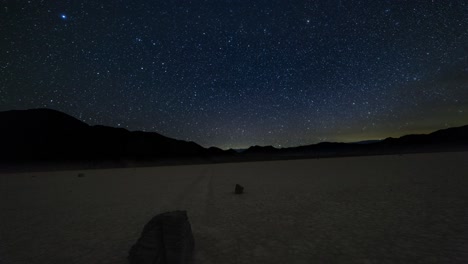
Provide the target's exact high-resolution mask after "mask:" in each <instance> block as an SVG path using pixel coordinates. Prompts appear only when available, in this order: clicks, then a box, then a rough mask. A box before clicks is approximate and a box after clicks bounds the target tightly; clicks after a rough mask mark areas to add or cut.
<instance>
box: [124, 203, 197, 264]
mask: <svg viewBox="0 0 468 264" xmlns="http://www.w3.org/2000/svg"><path fill="white" fill-rule="evenodd" d="M193 249H194V239H193V235H192V229H191V226H190V222H189V221H188V217H187V212H186V211H173V212H167V213H164V214H159V215H157V216H155V217H153V219H151V221H149V222H148V223H147V224H146V225H145V227H144V228H143V232H142V234H141V236H140V238H139V239H138V241H137V242H136V244H135V245H133V247H132V248H131V249H130V253H129V256H128V259H129V261H130V264H188V263H192V255H193Z"/></svg>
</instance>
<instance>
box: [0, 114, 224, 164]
mask: <svg viewBox="0 0 468 264" xmlns="http://www.w3.org/2000/svg"><path fill="white" fill-rule="evenodd" d="M0 131H2V132H1V137H0V142H1V146H2V148H1V150H0V158H2V159H4V160H9V159H10V160H50V159H54V160H55V159H59V160H61V159H97V160H101V159H117V158H127V157H132V158H180V157H195V156H196V157H203V156H210V155H223V154H224V152H223V151H222V150H220V149H205V148H203V147H201V146H200V145H198V144H196V143H194V142H187V141H182V140H176V139H172V138H168V137H165V136H163V135H160V134H158V133H153V132H140V131H137V132H130V131H128V130H126V129H123V128H113V127H106V126H99V125H97V126H90V125H88V124H86V123H84V122H82V121H80V120H78V119H76V118H74V117H72V116H69V115H67V114H64V113H62V112H59V111H55V110H51V109H31V110H12V111H5V112H0Z"/></svg>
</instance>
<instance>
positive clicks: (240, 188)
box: [234, 184, 244, 194]
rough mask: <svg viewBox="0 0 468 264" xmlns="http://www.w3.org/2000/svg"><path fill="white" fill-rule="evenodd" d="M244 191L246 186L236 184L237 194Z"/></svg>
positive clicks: (235, 191)
mask: <svg viewBox="0 0 468 264" xmlns="http://www.w3.org/2000/svg"><path fill="white" fill-rule="evenodd" d="M243 192H244V187H242V186H241V185H239V184H236V189H235V190H234V193H235V194H241V193H243Z"/></svg>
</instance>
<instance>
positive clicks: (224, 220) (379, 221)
mask: <svg viewBox="0 0 468 264" xmlns="http://www.w3.org/2000/svg"><path fill="white" fill-rule="evenodd" d="M78 173H84V177H77V175H78ZM236 183H240V184H241V185H244V186H245V191H246V193H245V194H243V195H234V194H233V191H234V185H235V184H236ZM176 209H183V210H187V211H188V215H189V219H190V221H191V224H192V229H193V232H194V237H195V247H196V252H195V255H194V257H195V261H196V262H195V263H203V264H209V263H216V264H220V263H304V264H305V263H468V152H458V153H435V154H414V155H403V156H398V155H395V156H374V157H352V158H335V159H310V160H294V161H274V162H251V163H230V164H216V165H196V166H174V167H154V168H136V169H107V170H87V171H63V172H40V173H18V174H0V263H11V264H14V263H48V264H52V263H61V264H63V263H117V264H119V263H127V259H126V257H127V255H128V250H129V249H130V247H131V245H132V244H133V243H134V242H135V241H136V239H137V238H138V236H139V235H140V232H141V230H142V228H143V226H144V224H145V223H146V222H148V221H149V220H150V218H151V217H152V216H154V215H156V214H158V213H161V212H165V211H170V210H176Z"/></svg>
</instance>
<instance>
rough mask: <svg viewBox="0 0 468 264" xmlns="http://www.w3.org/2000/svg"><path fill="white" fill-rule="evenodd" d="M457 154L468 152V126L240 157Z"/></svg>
mask: <svg viewBox="0 0 468 264" xmlns="http://www.w3.org/2000/svg"><path fill="white" fill-rule="evenodd" d="M458 150H468V125H467V126H462V127H453V128H447V129H443V130H438V131H436V132H433V133H430V134H427V135H426V134H421V135H406V136H402V137H400V138H387V139H385V140H368V141H360V142H353V143H335V142H322V143H318V144H312V145H305V146H299V147H290V148H281V149H277V148H274V147H272V146H263V147H261V146H253V147H250V148H249V149H247V150H246V151H244V152H243V154H246V155H250V156H259V155H270V156H283V157H301V156H302V157H333V156H354V155H381V154H395V153H400V154H401V153H417V152H434V151H458Z"/></svg>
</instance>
